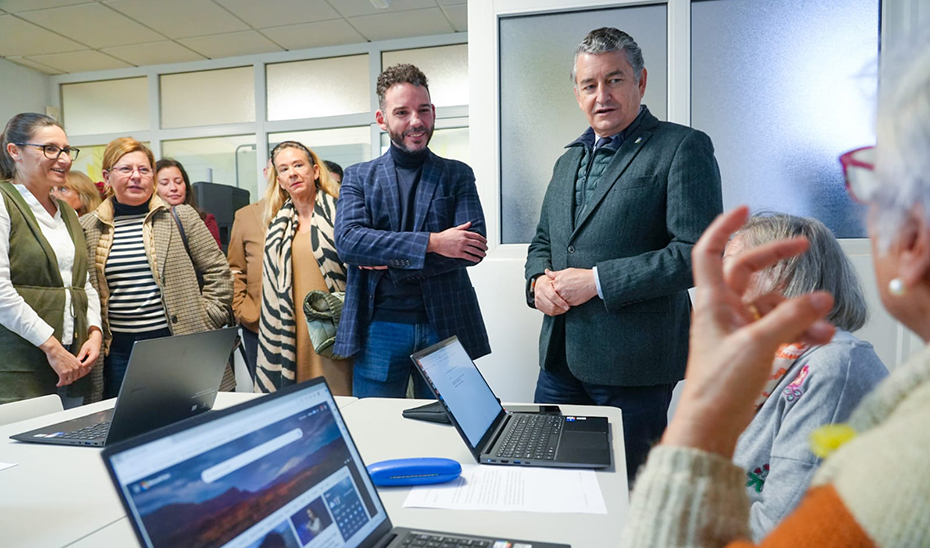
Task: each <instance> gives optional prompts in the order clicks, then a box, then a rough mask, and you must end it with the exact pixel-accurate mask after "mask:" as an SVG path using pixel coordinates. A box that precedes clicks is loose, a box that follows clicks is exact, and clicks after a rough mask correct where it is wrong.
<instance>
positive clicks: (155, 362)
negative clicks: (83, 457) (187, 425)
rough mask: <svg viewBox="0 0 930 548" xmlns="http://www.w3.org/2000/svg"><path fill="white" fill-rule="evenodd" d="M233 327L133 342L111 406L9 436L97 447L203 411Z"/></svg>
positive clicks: (208, 406)
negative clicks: (119, 385) (117, 392)
mask: <svg viewBox="0 0 930 548" xmlns="http://www.w3.org/2000/svg"><path fill="white" fill-rule="evenodd" d="M237 332H238V328H236V327H227V328H224V329H217V330H213V331H204V332H202V333H194V334H191V335H175V336H172V337H162V338H158V339H147V340H144V341H136V342H135V343H134V344H133V346H132V352H131V353H130V355H129V363H128V364H127V366H126V376H125V377H123V385H122V386H121V387H120V390H119V396H118V397H117V398H116V405H115V406H114V407H113V408H112V409H107V410H105V411H100V412H99V413H93V414H91V415H85V416H83V417H78V418H76V419H72V420H69V421H64V422H60V423H58V424H53V425H51V426H45V427H43V428H38V429H36V430H30V431H29V432H23V433H21V434H16V435H14V436H10V438H12V439H14V440H19V441H26V442H30V443H51V444H56V445H81V446H90V447H101V446H104V445H109V444H111V443H115V442H118V441H121V440H124V439H126V438H130V437H132V436H136V435H138V434H141V433H143V432H148V431H149V430H154V429H155V428H158V427H161V426H165V425H166V424H171V423H173V422H177V421H179V420H181V419H185V418H187V417H190V416H193V415H197V414H199V413H203V412H204V411H209V410H210V409H212V408H213V401H214V400H215V399H216V393H217V391H218V390H219V388H220V383H221V382H222V380H223V372H224V371H225V370H226V362H227V361H228V360H229V355H230V353H231V352H232V350H233V349H234V345H235V341H236V334H237Z"/></svg>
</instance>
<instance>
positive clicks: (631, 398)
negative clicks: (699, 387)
mask: <svg viewBox="0 0 930 548" xmlns="http://www.w3.org/2000/svg"><path fill="white" fill-rule="evenodd" d="M674 389H675V384H659V385H654V386H609V385H604V384H591V383H587V382H584V381H580V380H578V379H577V378H575V376H574V375H572V373H571V371H569V370H568V368H567V367H563V368H559V369H557V370H554V371H546V370H544V369H540V370H539V379H538V380H537V381H536V395H535V397H534V399H535V401H536V403H554V404H574V405H609V406H611V407H618V408H620V410H621V411H622V412H623V446H624V448H625V450H626V474H627V479H628V480H629V484H630V487H631V488H632V486H633V479H634V478H635V477H636V471H637V470H639V467H640V466H642V465H643V464H644V463H645V462H646V457H647V456H648V455H649V450H650V449H651V448H652V446H653V444H655V443H656V442H657V441H659V438H661V437H662V432H664V431H665V427H666V426H668V406H669V404H670V403H671V401H672V391H673V390H674Z"/></svg>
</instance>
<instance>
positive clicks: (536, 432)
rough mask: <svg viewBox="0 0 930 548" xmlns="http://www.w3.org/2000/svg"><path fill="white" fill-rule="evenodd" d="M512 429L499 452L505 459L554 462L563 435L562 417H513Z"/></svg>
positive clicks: (523, 415) (526, 415) (525, 415)
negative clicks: (560, 436)
mask: <svg viewBox="0 0 930 548" xmlns="http://www.w3.org/2000/svg"><path fill="white" fill-rule="evenodd" d="M510 420H511V425H510V429H509V430H508V431H507V434H505V437H504V441H503V443H502V444H501V446H500V448H499V449H498V450H497V456H498V457H501V458H505V459H511V458H515V459H538V460H553V459H554V458H555V449H556V446H557V445H558V444H559V435H560V434H561V433H562V422H563V421H564V420H565V419H564V417H562V416H561V415H529V414H514V415H511V419H510Z"/></svg>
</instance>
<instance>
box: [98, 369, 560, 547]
mask: <svg viewBox="0 0 930 548" xmlns="http://www.w3.org/2000/svg"><path fill="white" fill-rule="evenodd" d="M103 460H104V462H105V464H106V467H107V470H108V471H109V473H110V478H111V479H112V480H113V484H114V486H115V487H116V491H117V492H118V493H119V496H120V500H121V501H122V503H123V506H124V507H125V509H126V514H127V515H128V516H129V519H130V521H131V522H132V526H133V530H134V531H135V533H136V538H137V539H138V540H139V543H140V544H141V545H142V546H145V547H147V548H169V547H170V548H204V547H210V548H221V547H222V548H266V547H269V548H270V547H288V548H301V547H311V548H317V547H319V548H324V547H325V548H355V547H364V548H369V547H377V548H388V547H390V548H399V547H407V548H412V547H444V548H453V547H454V548H466V547H468V548H492V547H493V548H501V547H519V546H525V547H533V548H568V547H567V546H565V545H557V544H549V543H545V542H533V541H520V540H515V539H509V538H501V537H481V536H472V535H468V534H458V533H440V532H435V531H425V530H418V529H408V528H403V527H392V524H391V520H390V519H389V518H388V515H387V512H386V511H385V509H384V506H383V505H382V503H381V499H380V498H379V497H378V493H377V491H375V487H374V485H372V483H371V478H370V477H369V476H368V472H367V470H366V469H365V464H364V463H363V462H362V458H361V456H359V453H358V449H357V448H356V447H355V443H353V441H352V437H351V436H350V435H349V431H348V429H347V428H346V424H345V422H344V421H343V418H342V415H341V414H340V413H339V409H338V408H337V406H336V402H335V401H334V399H333V396H332V394H330V392H329V388H328V387H327V385H326V383H325V381H324V380H323V379H322V378H317V379H314V380H310V381H307V382H305V383H301V384H297V385H293V386H290V387H287V388H285V389H283V390H279V391H277V392H274V393H273V394H269V395H266V396H262V397H260V398H255V399H254V400H251V401H248V402H246V403H243V404H240V405H237V406H235V407H230V408H227V409H223V410H220V411H214V412H212V413H207V414H204V415H201V416H199V417H194V418H192V419H189V420H186V421H183V422H180V423H177V424H174V425H171V426H168V427H166V428H162V429H160V430H157V431H155V432H150V433H148V434H143V435H142V436H138V437H136V438H133V439H131V440H128V441H126V442H123V443H120V444H117V445H115V446H112V447H108V448H106V449H104V451H103ZM469 519H470V518H469ZM469 519H466V516H463V519H462V524H463V525H462V528H463V529H464V530H467V528H468V521H469Z"/></svg>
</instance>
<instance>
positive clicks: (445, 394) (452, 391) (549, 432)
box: [410, 337, 611, 468]
mask: <svg viewBox="0 0 930 548" xmlns="http://www.w3.org/2000/svg"><path fill="white" fill-rule="evenodd" d="M410 358H411V359H413V362H414V363H415V364H416V366H417V369H419V370H420V373H422V374H423V378H425V379H426V382H427V384H428V385H429V386H430V388H431V389H432V390H433V393H434V394H436V398H437V399H438V400H439V401H440V402H441V403H442V405H443V406H444V407H445V408H446V412H447V413H448V414H449V418H451V419H452V423H453V424H454V425H455V428H456V429H457V430H458V431H459V434H461V436H462V439H463V440H464V441H465V444H466V445H467V446H468V448H469V449H471V452H472V454H473V455H474V456H475V459H476V460H477V461H478V462H480V463H486V464H508V465H518V466H553V467H561V468H607V467H609V466H610V463H611V447H610V425H609V424H608V422H607V418H606V417H575V416H566V415H554V414H551V413H511V412H508V411H505V410H504V408H503V407H501V404H500V400H498V399H497V397H496V396H495V395H494V392H493V391H492V390H491V387H490V386H488V383H487V381H485V380H484V377H482V376H481V372H480V371H478V367H477V366H475V362H473V361H471V358H469V357H468V353H467V352H465V348H464V347H463V346H462V343H461V342H459V340H458V338H456V337H450V338H448V339H446V340H444V341H441V342H439V343H437V344H434V345H433V346H430V347H429V348H426V349H424V350H421V351H419V352H417V353H415V354H413V355H412V356H410Z"/></svg>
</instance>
